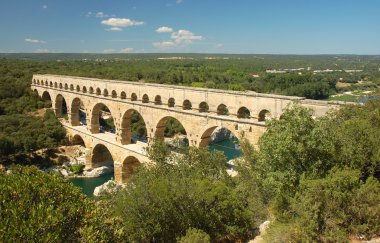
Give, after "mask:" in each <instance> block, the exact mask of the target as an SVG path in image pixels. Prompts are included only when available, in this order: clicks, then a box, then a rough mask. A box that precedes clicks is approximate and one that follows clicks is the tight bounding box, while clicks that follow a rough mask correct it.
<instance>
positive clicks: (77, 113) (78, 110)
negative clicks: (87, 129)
mask: <svg viewBox="0 0 380 243" xmlns="http://www.w3.org/2000/svg"><path fill="white" fill-rule="evenodd" d="M70 113H71V119H70V124H71V125H72V126H81V125H86V123H87V122H86V112H85V111H84V105H83V102H82V101H81V99H79V98H78V97H76V98H75V99H73V101H72V103H71V112H70Z"/></svg>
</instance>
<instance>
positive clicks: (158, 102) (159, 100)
mask: <svg viewBox="0 0 380 243" xmlns="http://www.w3.org/2000/svg"><path fill="white" fill-rule="evenodd" d="M154 104H155V105H162V101H161V96H160V95H156V97H154Z"/></svg>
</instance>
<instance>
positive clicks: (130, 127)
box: [120, 109, 147, 144]
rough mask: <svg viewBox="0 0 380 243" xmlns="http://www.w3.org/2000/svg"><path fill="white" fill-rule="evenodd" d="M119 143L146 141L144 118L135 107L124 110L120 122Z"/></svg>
mask: <svg viewBox="0 0 380 243" xmlns="http://www.w3.org/2000/svg"><path fill="white" fill-rule="evenodd" d="M120 136H121V139H120V142H121V144H130V143H136V142H137V141H141V142H147V129H146V124H145V121H144V118H143V117H142V116H141V114H140V113H139V112H138V111H136V110H135V109H129V110H127V111H126V112H124V114H123V117H122V122H121V134H120Z"/></svg>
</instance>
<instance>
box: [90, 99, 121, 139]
mask: <svg viewBox="0 0 380 243" xmlns="http://www.w3.org/2000/svg"><path fill="white" fill-rule="evenodd" d="M111 107H112V106H111V104H109V103H108V102H99V103H96V104H95V105H94V106H93V108H92V109H91V113H90V114H91V117H90V127H89V130H90V132H91V133H99V132H102V131H101V129H100V128H101V127H100V118H101V117H102V116H101V114H102V112H107V113H110V116H111V117H112V118H113V124H114V126H115V128H116V127H117V126H116V125H117V123H116V122H117V121H116V120H117V116H115V115H114V114H117V112H116V111H113V110H112V108H111Z"/></svg>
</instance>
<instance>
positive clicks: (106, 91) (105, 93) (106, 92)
mask: <svg viewBox="0 0 380 243" xmlns="http://www.w3.org/2000/svg"><path fill="white" fill-rule="evenodd" d="M103 96H104V97H107V96H108V90H107V89H104V90H103Z"/></svg>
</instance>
